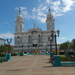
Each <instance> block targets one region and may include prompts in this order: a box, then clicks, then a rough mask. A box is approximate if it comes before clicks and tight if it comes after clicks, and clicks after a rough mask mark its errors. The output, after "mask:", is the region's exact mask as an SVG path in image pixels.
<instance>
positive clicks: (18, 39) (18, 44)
mask: <svg viewBox="0 0 75 75" xmlns="http://www.w3.org/2000/svg"><path fill="white" fill-rule="evenodd" d="M17 40H18V45H19V36H18V37H17ZM18 48H19V46H18Z"/></svg>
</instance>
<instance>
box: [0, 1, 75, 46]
mask: <svg viewBox="0 0 75 75" xmlns="http://www.w3.org/2000/svg"><path fill="white" fill-rule="evenodd" d="M49 6H50V9H51V13H52V14H53V16H54V19H55V31H57V30H58V29H59V30H60V34H59V38H58V37H57V42H58V43H59V44H60V43H63V42H65V41H72V39H75V0H0V38H4V39H9V40H10V39H12V42H11V45H14V33H15V20H16V17H17V15H18V11H19V7H20V8H21V14H22V16H23V19H24V23H25V25H24V31H25V32H27V31H28V29H29V28H33V23H36V27H39V28H41V29H42V30H43V31H46V30H47V27H46V17H47V14H48V9H49Z"/></svg>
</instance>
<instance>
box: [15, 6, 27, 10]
mask: <svg viewBox="0 0 75 75" xmlns="http://www.w3.org/2000/svg"><path fill="white" fill-rule="evenodd" d="M19 8H20V9H21V10H24V9H26V7H15V10H19Z"/></svg>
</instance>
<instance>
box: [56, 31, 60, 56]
mask: <svg viewBox="0 0 75 75" xmlns="http://www.w3.org/2000/svg"><path fill="white" fill-rule="evenodd" d="M56 32H57V35H56V34H55V49H56V55H57V41H56V37H57V36H58V37H59V33H60V30H57V31H56Z"/></svg>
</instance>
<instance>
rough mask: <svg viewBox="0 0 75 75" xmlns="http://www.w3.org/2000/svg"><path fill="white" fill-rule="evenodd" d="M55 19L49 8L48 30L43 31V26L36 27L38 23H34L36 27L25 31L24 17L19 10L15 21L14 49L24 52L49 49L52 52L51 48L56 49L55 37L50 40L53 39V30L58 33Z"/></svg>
mask: <svg viewBox="0 0 75 75" xmlns="http://www.w3.org/2000/svg"><path fill="white" fill-rule="evenodd" d="M54 21H55V20H54V17H53V15H52V13H51V12H50V9H48V14H47V18H46V26H47V31H42V29H41V28H36V24H35V23H34V28H32V29H28V31H27V32H24V22H23V17H22V15H21V11H20V10H19V14H18V16H17V17H16V21H15V33H14V38H15V40H14V41H15V46H14V50H15V51H24V52H25V51H29V52H32V51H36V50H39V51H40V50H47V51H49V52H50V49H51V48H52V50H55V37H53V40H52V41H50V39H52V37H51V32H52V31H54V34H56V31H55V28H54V27H55V26H54ZM54 34H53V35H54Z"/></svg>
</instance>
